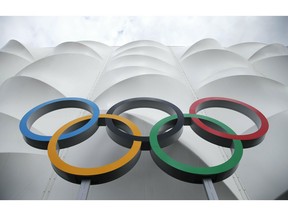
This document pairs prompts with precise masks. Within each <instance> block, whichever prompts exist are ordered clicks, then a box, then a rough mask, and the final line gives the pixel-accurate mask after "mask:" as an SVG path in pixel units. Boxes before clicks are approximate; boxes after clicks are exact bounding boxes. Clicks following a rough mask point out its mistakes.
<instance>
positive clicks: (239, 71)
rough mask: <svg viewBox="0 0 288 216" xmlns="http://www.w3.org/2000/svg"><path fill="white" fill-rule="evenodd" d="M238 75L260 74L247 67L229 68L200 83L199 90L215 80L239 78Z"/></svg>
mask: <svg viewBox="0 0 288 216" xmlns="http://www.w3.org/2000/svg"><path fill="white" fill-rule="evenodd" d="M237 75H253V76H257V75H259V73H256V72H255V71H254V70H253V69H251V68H247V67H234V68H228V69H225V70H222V71H219V72H218V73H215V74H213V75H212V76H209V77H207V78H206V79H204V80H203V81H201V82H199V83H198V85H197V88H201V87H202V86H204V85H206V84H209V83H211V82H213V81H215V80H218V79H221V78H226V77H230V76H237Z"/></svg>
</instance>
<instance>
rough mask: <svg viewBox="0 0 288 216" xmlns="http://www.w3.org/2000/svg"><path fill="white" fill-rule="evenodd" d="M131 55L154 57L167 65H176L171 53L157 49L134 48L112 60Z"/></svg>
mask: <svg viewBox="0 0 288 216" xmlns="http://www.w3.org/2000/svg"><path fill="white" fill-rule="evenodd" d="M131 55H138V56H139V55H142V56H149V57H154V58H157V59H159V60H162V61H165V62H166V63H167V64H172V65H176V62H175V59H174V56H173V55H172V53H171V52H168V51H167V50H163V49H159V48H155V47H149V46H147V47H134V48H130V49H128V50H125V51H123V52H121V53H119V54H118V55H115V56H113V58H112V60H115V59H118V58H120V57H122V56H131Z"/></svg>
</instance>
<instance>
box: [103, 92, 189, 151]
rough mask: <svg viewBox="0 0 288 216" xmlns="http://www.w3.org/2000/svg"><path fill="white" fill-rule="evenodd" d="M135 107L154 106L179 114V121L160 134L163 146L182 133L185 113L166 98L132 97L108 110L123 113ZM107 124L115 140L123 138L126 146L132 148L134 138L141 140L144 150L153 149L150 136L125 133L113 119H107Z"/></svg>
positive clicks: (171, 113)
mask: <svg viewBox="0 0 288 216" xmlns="http://www.w3.org/2000/svg"><path fill="white" fill-rule="evenodd" d="M134 108H154V109H159V110H162V111H164V112H166V113H168V114H170V115H174V114H176V115H177V116H178V118H177V122H176V123H175V125H173V127H172V129H171V130H169V131H167V132H164V133H162V134H159V135H158V136H159V137H158V138H159V140H160V141H161V143H162V145H161V147H165V146H168V145H170V144H171V143H173V142H175V141H176V140H177V139H178V138H179V136H180V135H181V134H182V127H183V124H184V117H183V113H182V112H181V110H180V109H179V108H178V107H177V106H175V105H174V104H172V103H170V102H168V101H165V100H160V99H157V98H149V97H140V98H131V99H127V100H123V101H121V102H119V103H117V104H115V105H114V106H112V107H111V108H110V109H109V110H108V111H107V114H114V115H120V114H121V113H123V112H125V111H127V110H130V109H134ZM106 124H107V132H108V134H109V136H110V137H111V138H112V139H113V140H117V141H119V140H121V143H124V144H123V146H124V147H127V148H130V146H129V145H128V143H131V141H133V140H139V141H141V142H142V147H141V149H142V150H150V149H151V147H150V141H149V136H135V135H132V134H129V133H125V132H123V131H122V130H120V129H119V128H118V127H116V126H115V125H114V123H113V121H112V120H111V119H107V120H106Z"/></svg>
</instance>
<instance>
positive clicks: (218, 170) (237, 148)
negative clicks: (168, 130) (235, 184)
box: [150, 114, 243, 183]
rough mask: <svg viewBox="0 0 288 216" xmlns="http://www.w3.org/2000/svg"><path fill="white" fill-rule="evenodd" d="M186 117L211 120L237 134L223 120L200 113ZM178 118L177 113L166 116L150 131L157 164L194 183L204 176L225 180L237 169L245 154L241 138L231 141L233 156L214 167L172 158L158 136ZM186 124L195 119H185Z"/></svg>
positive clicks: (152, 150)
mask: <svg viewBox="0 0 288 216" xmlns="http://www.w3.org/2000/svg"><path fill="white" fill-rule="evenodd" d="M184 118H185V120H186V119H188V120H189V119H190V120H191V119H192V118H198V119H203V120H206V121H210V122H212V123H214V124H216V125H218V126H220V127H221V128H223V129H224V130H225V131H226V132H227V133H229V134H236V133H235V132H234V131H233V130H232V129H231V128H229V127H228V126H227V125H225V124H223V123H222V122H219V121H217V120H216V119H213V118H210V117H207V116H202V115H198V114H184ZM175 119H177V116H176V115H171V116H169V117H166V118H164V119H162V120H160V121H159V122H157V123H156V124H155V125H154V126H153V128H152V129H151V133H150V143H151V151H150V153H151V156H152V158H153V160H154V161H155V162H156V164H157V165H158V166H159V167H160V168H161V169H162V170H164V171H165V172H166V173H168V174H169V175H171V176H173V177H175V178H178V179H180V180H182V181H187V182H193V183H202V182H203V179H204V178H210V179H212V181H213V182H217V181H221V180H224V179H225V178H227V177H229V176H230V175H232V174H233V173H234V171H235V170H236V168H237V166H238V163H239V162H240V160H241V157H242V155H243V146H242V142H241V141H240V140H233V145H232V142H231V146H232V147H233V148H234V152H233V154H232V156H231V158H230V159H229V160H228V161H226V162H224V163H223V164H220V165H217V166H212V167H193V166H191V165H188V164H184V163H181V162H179V161H176V160H174V159H172V158H171V157H170V156H169V155H168V154H166V153H165V152H164V151H162V149H161V147H160V145H159V142H158V139H157V136H158V131H159V130H160V128H161V127H162V126H163V125H165V124H167V123H169V122H171V121H173V120H175ZM185 122H186V124H185V125H188V124H193V121H192V120H191V121H189V123H187V121H185Z"/></svg>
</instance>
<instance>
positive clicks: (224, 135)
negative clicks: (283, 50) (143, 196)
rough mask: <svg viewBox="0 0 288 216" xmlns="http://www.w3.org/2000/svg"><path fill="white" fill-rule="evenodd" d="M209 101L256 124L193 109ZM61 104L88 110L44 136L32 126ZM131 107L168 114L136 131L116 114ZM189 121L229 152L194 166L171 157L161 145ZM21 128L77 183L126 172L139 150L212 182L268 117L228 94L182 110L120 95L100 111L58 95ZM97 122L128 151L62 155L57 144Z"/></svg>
mask: <svg viewBox="0 0 288 216" xmlns="http://www.w3.org/2000/svg"><path fill="white" fill-rule="evenodd" d="M209 107H222V108H228V109H232V110H234V111H237V112H240V113H242V114H244V115H246V116H247V117H248V118H250V119H251V120H252V121H253V122H254V123H255V124H256V126H257V128H258V130H257V131H256V132H254V133H251V134H245V135H237V134H236V133H235V132H234V131H233V130H232V129H231V128H229V127H228V126H227V125H225V124H224V123H222V122H219V121H218V120H216V119H213V118H211V117H208V116H203V115H199V114H197V112H198V111H200V110H202V109H205V108H209ZM62 108H82V109H85V110H87V111H89V112H90V113H91V115H87V116H83V117H80V118H77V119H74V120H73V121H70V122H68V123H67V124H65V125H63V126H62V127H60V128H59V129H58V130H57V131H56V132H55V133H54V134H53V135H52V136H43V135H38V134H35V133H33V132H31V130H30V128H31V127H32V125H33V123H34V122H35V121H36V120H37V119H38V118H40V117H41V116H43V115H45V114H46V113H49V112H51V111H54V110H57V109H62ZM134 108H154V109H159V110H162V111H164V112H166V113H168V114H169V115H170V116H168V117H166V118H164V119H162V120H160V121H159V122H157V123H156V124H155V125H154V126H153V127H152V129H151V131H150V135H149V136H148V137H147V136H141V132H140V130H139V128H138V127H137V125H135V124H134V123H133V122H131V121H130V120H128V119H127V118H124V117H122V116H119V115H120V114H121V113H123V112H125V111H127V110H130V109H134ZM185 125H188V126H190V127H191V128H192V130H193V131H194V132H195V133H196V134H198V135H199V136H200V137H202V138H204V139H205V140H207V141H209V142H212V143H214V144H216V145H219V146H222V147H227V148H231V149H233V151H232V156H231V158H230V159H229V160H228V161H226V162H224V163H223V164H220V165H217V166H212V167H194V166H192V165H188V164H184V163H181V162H179V161H176V160H174V159H172V158H171V157H170V156H169V155H168V154H166V153H165V152H164V151H163V150H162V148H164V147H166V146H168V145H170V144H172V143H174V142H175V141H177V140H178V138H179V137H180V136H181V134H182V131H183V127H184V126H185ZM19 126H20V131H21V133H22V134H23V137H24V140H25V141H26V143H28V144H29V145H31V146H33V147H35V148H39V149H47V151H48V157H49V159H50V161H51V163H52V167H53V169H54V170H55V172H56V173H57V174H58V175H59V176H61V177H62V178H64V179H66V180H67V181H70V182H73V183H77V184H80V183H81V181H82V180H85V179H89V180H90V182H91V184H101V183H104V182H109V181H112V180H114V179H117V178H119V177H120V176H122V175H124V174H125V173H127V172H128V171H129V170H131V169H132V168H133V167H134V165H135V164H136V163H137V161H138V159H139V157H140V154H141V151H146V150H149V151H150V153H151V156H152V159H153V160H154V162H155V163H156V164H157V165H158V166H159V167H160V168H161V169H162V170H163V171H165V172H166V173H167V174H169V175H171V176H173V177H174V178H177V179H179V180H182V181H186V182H191V183H203V179H211V180H212V181H213V182H218V181H222V180H224V179H226V178H228V177H229V176H231V175H232V174H233V173H234V172H235V170H236V169H237V166H238V164H239V162H240V160H241V157H242V155H243V148H250V147H253V146H256V145H258V144H259V143H261V142H262V141H263V139H264V136H265V134H266V133H267V131H268V128H269V123H268V120H267V118H266V117H265V116H264V115H263V114H262V113H261V112H260V111H259V110H257V109H256V108H254V107H252V106H250V105H248V104H246V103H243V102H241V101H237V100H234V99H230V98H223V97H208V98H203V99H199V100H197V101H195V102H194V103H193V104H192V105H191V106H190V110H189V114H183V113H182V111H181V110H180V109H179V108H178V107H177V106H175V105H174V104H172V103H170V102H168V101H165V100H161V99H157V98H149V97H139V98H131V99H127V100H123V101H121V102H119V103H117V104H115V105H113V106H112V107H111V108H110V109H109V110H108V111H107V113H106V114H100V111H99V108H98V106H97V105H96V104H95V103H93V102H92V101H90V100H87V99H83V98H60V99H56V100H51V101H48V102H45V103H43V104H40V105H38V106H36V107H34V108H33V109H31V110H30V111H28V112H27V113H26V114H25V115H24V116H23V118H22V119H21V121H20V125H19ZM99 126H106V129H107V133H108V135H109V136H110V137H111V139H112V140H113V141H115V142H116V143H118V144H119V145H121V146H124V147H126V148H129V151H128V152H127V153H126V154H125V155H124V156H122V157H121V158H120V159H118V160H117V161H114V162H112V163H110V164H106V165H104V166H100V167H94V168H80V167H76V166H72V165H70V164H68V163H66V162H65V161H63V160H62V159H61V158H60V157H59V155H58V150H59V149H63V148H67V147H71V146H74V145H76V144H79V143H81V142H83V141H84V140H86V139H88V138H89V137H90V136H92V135H93V134H94V133H95V132H96V131H97V129H98V128H99Z"/></svg>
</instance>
